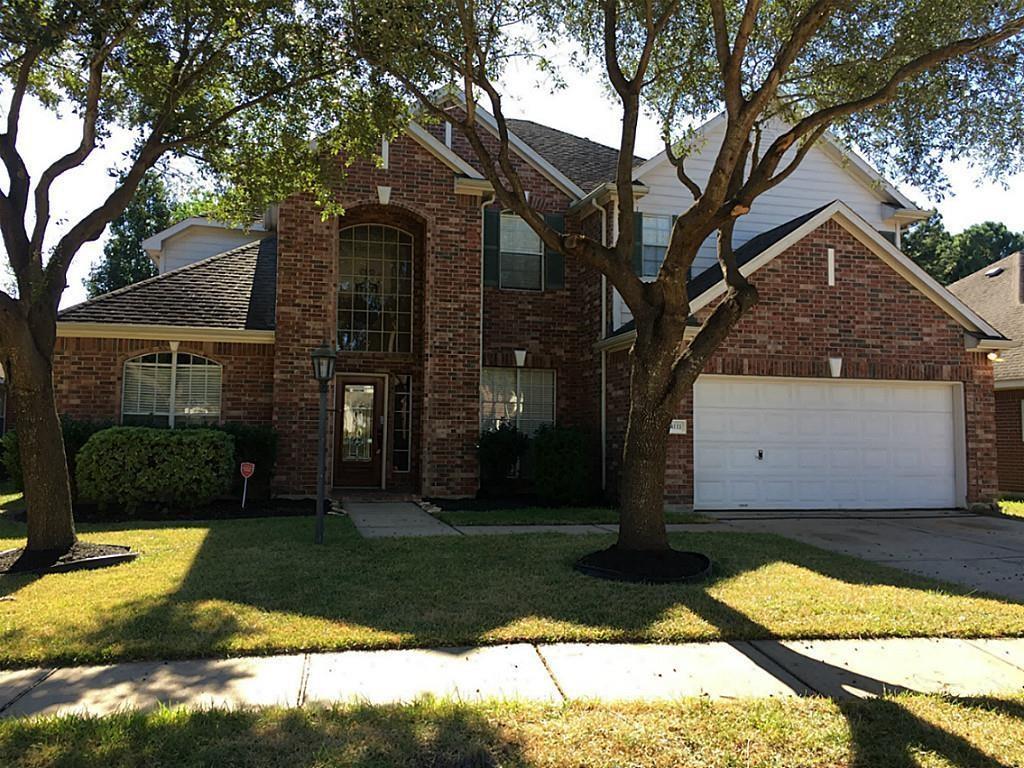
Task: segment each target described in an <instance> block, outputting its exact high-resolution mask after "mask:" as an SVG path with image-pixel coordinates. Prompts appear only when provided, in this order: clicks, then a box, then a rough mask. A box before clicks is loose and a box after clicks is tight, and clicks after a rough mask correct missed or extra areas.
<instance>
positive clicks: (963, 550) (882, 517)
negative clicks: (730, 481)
mask: <svg viewBox="0 0 1024 768" xmlns="http://www.w3.org/2000/svg"><path fill="white" fill-rule="evenodd" d="M712 514H713V516H714V517H715V518H717V519H719V520H721V521H722V522H725V523H727V524H728V525H729V526H730V528H732V529H734V530H744V531H757V532H765V533H777V534H779V535H780V536H786V537H787V538H790V539H796V540H797V541H802V542H806V543H807V544H813V545H814V546H817V547H821V548H822V549H830V550H832V551H834V552H841V553H843V554H846V555H853V556H854V557H860V558H863V559H865V560H872V561H874V562H877V563H882V564H884V565H890V566H893V567H895V568H902V569H903V570H905V571H910V572H911V573H917V574H921V575H922V576H931V577H933V578H937V579H942V580H944V581H951V582H955V583H957V584H964V585H966V586H969V587H974V588H975V589H978V590H983V591H985V592H991V593H993V594H997V595H1003V596H1005V597H1009V598H1012V599H1014V600H1017V601H1020V602H1024V520H1020V521H1017V520H1007V519H1002V518H996V517H985V516H981V515H970V514H966V513H962V512H871V513H857V512H850V513H825V514H822V513H813V512H807V513H790V514H787V513H761V514H754V513H728V512H720V513H712ZM769 514H771V515H772V516H771V517H768V515H769Z"/></svg>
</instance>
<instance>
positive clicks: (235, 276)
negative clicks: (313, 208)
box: [57, 237, 277, 331]
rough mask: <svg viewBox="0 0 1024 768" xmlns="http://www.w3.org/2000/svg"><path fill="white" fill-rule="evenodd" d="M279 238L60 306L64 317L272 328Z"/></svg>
mask: <svg viewBox="0 0 1024 768" xmlns="http://www.w3.org/2000/svg"><path fill="white" fill-rule="evenodd" d="M276 295H277V239H276V238H275V237H265V238H263V239H262V240H258V241H256V242H254V243H249V244H247V245H243V246H241V247H238V248H233V249H232V250H230V251H225V252H224V253H221V254H218V255H216V256H211V257H210V258H208V259H203V260H202V261H197V262H195V263H194V264H189V265H187V266H184V267H181V268H180V269H176V270H173V271H171V272H166V273H164V274H162V275H158V276H156V277H151V278H149V279H148V280H143V281H141V282H138V283H134V284H132V285H129V286H126V287H124V288H120V289H118V290H116V291H111V292H110V293H105V294H103V295H102V296H97V297H96V298H94V299H90V300H89V301H86V302H84V303H82V304H76V305H75V306H73V307H68V308H67V309H65V310H63V311H61V312H60V313H59V314H58V315H57V319H58V320H59V321H60V322H62V323H123V324H128V325H181V326H193V327H202V328H230V329H233V330H251V331H263V330H273V328H274V312H275V301H276Z"/></svg>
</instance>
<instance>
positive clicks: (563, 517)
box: [437, 507, 711, 525]
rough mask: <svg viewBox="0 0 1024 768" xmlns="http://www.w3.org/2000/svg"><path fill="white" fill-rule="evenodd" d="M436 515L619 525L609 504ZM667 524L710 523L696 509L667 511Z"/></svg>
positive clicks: (452, 519) (473, 521)
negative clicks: (604, 505)
mask: <svg viewBox="0 0 1024 768" xmlns="http://www.w3.org/2000/svg"><path fill="white" fill-rule="evenodd" d="M437 517H438V518H440V519H441V520H444V521H445V522H446V523H448V525H588V524H589V525H606V524H618V522H619V512H618V510H616V509H609V508H608V507H523V508H522V509H488V510H475V509H474V510H469V509H465V510H463V509H459V510H447V509H446V510H444V511H442V512H438V513H437ZM665 519H666V520H667V521H668V522H669V523H709V522H711V518H710V517H705V516H704V515H701V514H698V513H696V512H673V511H668V510H666V512H665Z"/></svg>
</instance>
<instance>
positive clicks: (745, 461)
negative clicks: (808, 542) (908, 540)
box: [693, 376, 958, 509]
mask: <svg viewBox="0 0 1024 768" xmlns="http://www.w3.org/2000/svg"><path fill="white" fill-rule="evenodd" d="M954 391H958V390H955V389H954V387H953V386H952V385H949V384H932V383H926V384H921V383H907V384H903V383H888V382H880V383H872V382H864V381H850V380H845V381H833V380H828V379H783V378H755V377H748V376H740V377H737V376H702V377H701V378H699V379H698V380H697V383H696V386H695V387H694V416H693V420H694V425H693V440H694V506H695V507H696V508H697V509H884V508H890V509H901V508H903V509H909V508H942V507H953V506H956V495H957V493H956V488H957V482H956V449H955V446H956V443H957V441H956V440H955V438H954V424H955V419H954V407H953V403H954Z"/></svg>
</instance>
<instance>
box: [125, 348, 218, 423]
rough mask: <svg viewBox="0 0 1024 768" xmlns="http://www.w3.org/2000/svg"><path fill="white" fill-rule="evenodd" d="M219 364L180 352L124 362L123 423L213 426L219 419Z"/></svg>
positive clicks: (147, 356) (161, 353)
mask: <svg viewBox="0 0 1024 768" xmlns="http://www.w3.org/2000/svg"><path fill="white" fill-rule="evenodd" d="M222 370H223V369H222V368H221V365H220V363H217V362H215V361H213V360H209V359H207V358H205V357H200V356H199V355H192V354H188V353H184V352H178V353H174V352H157V353H154V354H149V355H142V356H141V357H134V358H132V359H131V360H127V361H125V364H124V384H123V388H122V395H121V421H122V423H124V424H133V425H144V426H154V427H167V426H170V427H174V426H190V425H197V424H215V423H216V422H217V420H218V419H219V418H220V389H221V378H222Z"/></svg>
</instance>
